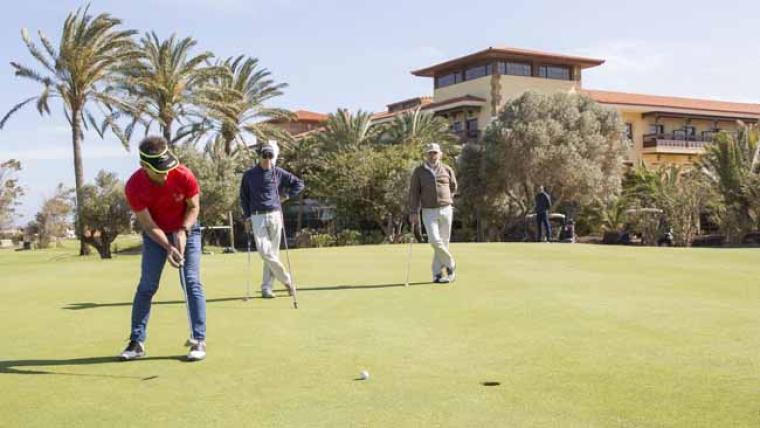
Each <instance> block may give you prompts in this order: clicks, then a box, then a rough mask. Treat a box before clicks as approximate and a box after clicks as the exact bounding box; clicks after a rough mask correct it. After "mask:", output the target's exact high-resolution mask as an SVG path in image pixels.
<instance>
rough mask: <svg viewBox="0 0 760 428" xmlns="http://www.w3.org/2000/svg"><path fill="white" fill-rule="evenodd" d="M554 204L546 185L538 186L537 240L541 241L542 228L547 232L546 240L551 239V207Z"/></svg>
mask: <svg viewBox="0 0 760 428" xmlns="http://www.w3.org/2000/svg"><path fill="white" fill-rule="evenodd" d="M551 206H552V198H551V197H550V196H549V194H548V193H546V190H545V189H544V186H540V187H539V188H538V193H537V194H536V241H538V242H540V241H541V229H542V228H543V230H544V232H545V233H546V235H545V236H546V240H547V241H551V238H552V226H551V224H549V209H550V208H551Z"/></svg>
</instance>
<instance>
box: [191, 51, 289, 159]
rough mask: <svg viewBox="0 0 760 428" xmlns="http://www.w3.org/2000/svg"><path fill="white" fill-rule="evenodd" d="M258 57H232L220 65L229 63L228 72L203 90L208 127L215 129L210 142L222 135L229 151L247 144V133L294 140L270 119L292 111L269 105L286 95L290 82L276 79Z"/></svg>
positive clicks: (202, 96) (200, 92)
mask: <svg viewBox="0 0 760 428" xmlns="http://www.w3.org/2000/svg"><path fill="white" fill-rule="evenodd" d="M258 64H259V61H258V59H256V58H246V57H245V56H242V55H241V56H238V57H236V58H228V59H226V60H225V61H224V62H222V63H219V64H217V66H220V67H225V68H226V69H227V70H228V72H227V75H226V76H217V77H215V78H213V79H211V80H210V81H209V84H208V85H205V86H204V87H203V88H202V89H201V90H199V97H200V98H201V100H202V101H201V103H202V104H203V105H204V107H205V110H204V112H203V114H204V115H205V116H206V117H205V123H204V128H205V129H204V130H203V132H202V133H201V134H199V135H203V134H205V133H209V132H210V133H211V134H212V138H211V140H210V142H214V141H216V139H217V138H216V137H217V136H218V137H221V140H222V142H223V145H224V151H225V152H226V153H228V154H229V153H232V152H233V150H234V148H235V146H241V147H247V146H248V144H247V137H249V136H254V137H255V138H256V139H259V140H265V139H268V138H276V139H278V140H280V141H283V142H286V143H287V142H289V141H290V140H291V137H290V134H288V133H287V132H286V131H284V130H282V129H281V128H278V127H276V126H274V125H273V124H271V123H269V122H268V121H269V120H272V119H290V118H292V114H291V113H290V112H288V111H287V110H284V109H279V108H273V107H267V106H265V103H266V102H268V101H270V100H271V99H273V98H275V97H278V96H280V95H282V90H283V89H284V88H286V87H287V84H286V83H275V82H274V80H272V79H271V73H270V72H269V71H268V70H267V69H265V68H260V67H259V66H258Z"/></svg>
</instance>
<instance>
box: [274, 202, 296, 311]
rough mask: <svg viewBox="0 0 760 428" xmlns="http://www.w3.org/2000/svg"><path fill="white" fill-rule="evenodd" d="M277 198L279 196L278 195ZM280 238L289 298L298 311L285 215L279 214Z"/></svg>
mask: <svg viewBox="0 0 760 428" xmlns="http://www.w3.org/2000/svg"><path fill="white" fill-rule="evenodd" d="M278 197H279V195H278ZM280 220H282V236H283V238H284V242H285V259H286V260H287V261H288V274H289V275H290V289H291V297H293V308H294V309H298V299H297V298H296V285H295V284H296V278H295V277H294V276H293V268H292V267H291V265H290V251H288V234H287V232H286V230H285V214H282V213H281V219H280Z"/></svg>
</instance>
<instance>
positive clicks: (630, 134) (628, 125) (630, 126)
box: [625, 123, 633, 140]
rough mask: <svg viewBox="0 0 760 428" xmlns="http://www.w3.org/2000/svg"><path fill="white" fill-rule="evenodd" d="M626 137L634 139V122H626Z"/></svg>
mask: <svg viewBox="0 0 760 428" xmlns="http://www.w3.org/2000/svg"><path fill="white" fill-rule="evenodd" d="M625 138H627V139H629V140H633V124H632V123H626V124H625Z"/></svg>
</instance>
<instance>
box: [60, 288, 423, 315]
mask: <svg viewBox="0 0 760 428" xmlns="http://www.w3.org/2000/svg"><path fill="white" fill-rule="evenodd" d="M425 284H430V282H410V283H409V286H410V287H411V286H418V285H425ZM405 286H406V284H403V283H400V284H369V285H331V286H324V287H298V292H299V293H303V292H311V291H339V290H373V289H379V288H397V287H405ZM251 298H252V299H260V298H261V297H258V296H256V297H253V296H252V297H251ZM236 300H245V298H244V297H222V298H218V299H206V303H223V302H234V301H236ZM184 303H185V302H184V300H166V301H158V302H153V303H152V304H153V305H181V304H184ZM118 306H132V302H117V303H95V302H81V303H68V304H67V305H66V306H64V307H63V308H62V309H67V310H71V311H79V310H82V309H96V308H110V307H118Z"/></svg>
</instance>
